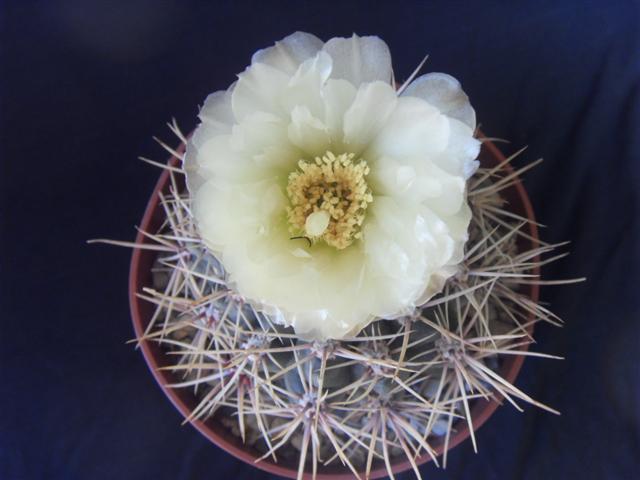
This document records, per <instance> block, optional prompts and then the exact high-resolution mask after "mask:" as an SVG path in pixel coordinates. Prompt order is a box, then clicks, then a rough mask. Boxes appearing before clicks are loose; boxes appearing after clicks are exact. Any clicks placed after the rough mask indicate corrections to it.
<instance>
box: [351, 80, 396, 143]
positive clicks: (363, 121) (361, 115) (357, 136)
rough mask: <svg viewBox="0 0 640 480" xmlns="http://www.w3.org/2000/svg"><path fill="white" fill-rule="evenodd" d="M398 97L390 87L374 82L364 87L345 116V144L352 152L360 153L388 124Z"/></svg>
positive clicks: (359, 90)
mask: <svg viewBox="0 0 640 480" xmlns="http://www.w3.org/2000/svg"><path fill="white" fill-rule="evenodd" d="M397 100H398V97H397V96H396V92H395V90H394V89H393V88H391V86H390V85H388V84H386V83H383V82H373V83H367V84H364V85H362V86H361V87H360V88H359V89H358V92H357V94H356V98H355V99H354V100H353V103H352V104H351V107H349V110H347V112H346V113H345V114H344V124H343V125H344V126H343V130H344V143H345V144H346V145H347V146H348V147H349V149H350V150H349V151H350V152H354V153H360V152H361V151H362V149H363V148H365V147H366V146H367V145H368V144H369V142H370V141H371V139H372V138H374V137H375V135H376V134H377V133H378V131H379V130H380V129H381V128H382V126H383V125H384V124H385V123H386V121H387V118H388V117H389V115H391V112H392V111H393V109H394V108H395V106H396V102H397Z"/></svg>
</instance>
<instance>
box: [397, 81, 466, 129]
mask: <svg viewBox="0 0 640 480" xmlns="http://www.w3.org/2000/svg"><path fill="white" fill-rule="evenodd" d="M402 95H403V96H411V97H418V98H422V99H424V100H426V101H427V102H429V103H430V104H432V105H434V106H436V107H437V108H438V109H439V110H440V111H441V112H442V113H444V114H445V115H447V116H449V117H451V118H455V119H457V120H460V121H461V122H463V123H465V124H466V125H468V126H469V127H470V128H471V129H472V130H475V128H476V112H475V111H474V110H473V107H472V106H471V104H470V103H469V97H468V96H467V94H466V93H464V91H463V90H462V86H461V85H460V82H459V81H458V80H456V79H455V78H453V77H452V76H451V75H447V74H446V73H427V74H425V75H422V76H421V77H418V78H416V79H415V80H414V81H413V82H411V83H410V84H409V86H408V87H407V88H406V90H405V91H404V93H403V94H402Z"/></svg>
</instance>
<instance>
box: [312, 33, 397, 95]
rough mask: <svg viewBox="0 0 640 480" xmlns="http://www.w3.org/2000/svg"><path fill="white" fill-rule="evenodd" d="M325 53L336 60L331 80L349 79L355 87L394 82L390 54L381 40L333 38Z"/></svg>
mask: <svg viewBox="0 0 640 480" xmlns="http://www.w3.org/2000/svg"><path fill="white" fill-rule="evenodd" d="M323 50H324V51H325V52H327V53H328V54H329V55H331V57H332V58H333V72H332V73H331V78H337V79H344V80H348V81H349V82H351V83H352V84H353V85H355V86H356V87H358V86H360V85H361V84H362V83H366V82H375V81H377V80H379V81H382V82H385V83H387V84H389V83H391V77H392V70H391V53H390V52H389V47H388V46H387V44H386V43H384V41H383V40H381V39H380V38H378V37H374V36H371V37H359V36H357V35H356V34H353V36H352V37H351V38H332V39H331V40H329V41H328V42H327V43H325V45H324V47H323Z"/></svg>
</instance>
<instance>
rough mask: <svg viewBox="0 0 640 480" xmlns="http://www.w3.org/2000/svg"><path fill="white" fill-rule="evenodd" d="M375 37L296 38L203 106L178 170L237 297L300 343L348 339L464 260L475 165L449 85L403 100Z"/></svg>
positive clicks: (474, 149) (425, 87)
mask: <svg viewBox="0 0 640 480" xmlns="http://www.w3.org/2000/svg"><path fill="white" fill-rule="evenodd" d="M392 82H393V74H392V69H391V55H390V53H389V49H388V47H387V45H386V44H385V43H384V42H383V41H382V40H381V39H379V38H378V37H358V36H356V35H354V36H353V37H351V38H332V39H331V40H329V41H328V42H326V43H323V42H322V41H321V40H319V39H318V38H317V37H315V36H313V35H310V34H308V33H301V32H298V33H294V34H292V35H290V36H288V37H287V38H285V39H283V40H282V41H280V42H277V43H276V44H275V46H272V47H269V48H266V49H264V50H260V51H258V52H256V53H255V54H254V56H253V59H252V62H251V65H250V66H249V67H248V68H247V69H246V70H245V71H244V72H243V73H241V74H240V75H239V76H238V81H237V82H235V83H234V84H233V85H232V86H231V87H229V89H228V90H226V91H218V92H215V93H213V94H211V95H209V97H208V98H207V100H206V102H205V104H204V106H203V107H202V109H201V111H200V119H201V121H202V123H201V124H200V125H199V126H198V128H197V129H196V131H195V132H194V134H193V136H192V137H191V139H190V140H189V142H188V145H187V149H186V153H185V158H184V168H185V171H186V174H187V186H188V189H189V192H190V195H191V198H192V201H193V203H192V212H193V215H194V218H195V220H196V223H197V226H198V230H199V232H200V235H201V237H202V239H203V241H204V242H205V244H206V245H207V247H208V248H209V249H210V250H211V251H212V252H213V253H214V254H215V255H216V256H217V257H218V258H219V259H220V261H221V262H222V264H223V265H224V267H225V269H226V271H227V273H228V276H229V281H230V284H231V285H232V286H233V288H234V289H235V290H236V291H237V293H238V294H240V295H241V296H243V297H244V298H246V299H247V300H248V301H250V302H252V303H253V304H254V305H255V306H256V307H257V308H259V309H260V310H262V311H264V312H265V313H267V314H270V315H273V316H274V318H275V320H276V321H279V322H281V323H284V324H286V325H290V326H293V327H294V329H295V331H296V334H298V335H300V336H302V337H305V338H315V339H327V338H343V337H345V336H347V335H353V334H356V333H357V332H358V331H359V330H360V329H362V328H363V327H364V326H366V325H367V324H368V323H369V322H370V321H372V320H374V319H376V318H393V317H396V316H398V315H401V314H406V313H407V312H409V311H411V309H413V308H415V307H416V306H418V305H420V304H422V303H424V302H425V301H427V300H428V299H429V298H431V297H432V296H433V295H435V294H436V293H438V292H439V291H440V290H441V289H442V287H443V285H444V282H445V280H446V279H447V278H449V277H450V276H451V275H452V274H453V273H454V272H455V271H456V266H457V264H458V263H459V262H460V261H461V260H462V258H463V250H464V244H465V242H466V240H467V228H468V226H469V222H470V219H471V212H470V209H469V207H468V205H467V199H466V181H467V179H468V178H469V177H470V176H471V175H472V174H473V172H474V171H475V169H476V168H477V162H476V161H475V159H476V157H477V155H478V152H479V149H480V142H479V141H478V140H477V139H475V138H474V137H473V132H474V129H475V113H474V111H473V109H472V107H471V105H470V104H469V101H468V98H467V96H466V95H465V93H464V92H463V91H462V89H461V87H460V84H459V83H458V81H457V80H455V79H454V78H452V77H450V76H449V75H445V74H442V73H430V74H426V75H423V76H421V77H418V78H416V79H415V80H414V81H413V82H411V84H409V85H408V87H407V88H406V89H405V90H404V91H403V92H402V93H401V94H400V95H398V92H397V91H396V89H395V86H394V85H393V83H392Z"/></svg>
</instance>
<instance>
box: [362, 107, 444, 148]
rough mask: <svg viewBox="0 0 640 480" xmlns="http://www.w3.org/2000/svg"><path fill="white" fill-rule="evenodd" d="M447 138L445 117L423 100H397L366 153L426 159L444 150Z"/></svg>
mask: <svg viewBox="0 0 640 480" xmlns="http://www.w3.org/2000/svg"><path fill="white" fill-rule="evenodd" d="M448 138H449V119H448V118H447V117H446V116H444V115H442V114H441V113H440V112H439V111H438V110H437V109H436V108H435V107H433V106H432V105H429V104H428V103H427V102H425V101H424V100H421V99H419V98H413V97H400V98H399V99H398V102H397V104H396V108H395V110H394V111H393V113H392V114H391V115H390V116H389V118H388V119H387V121H386V122H385V123H384V126H383V127H382V128H381V130H380V132H379V133H378V135H377V136H376V137H375V139H373V142H372V144H371V146H370V147H369V148H368V149H367V152H368V153H370V154H371V155H369V157H378V156H382V155H387V156H390V157H396V158H399V157H405V156H424V157H428V156H432V155H434V154H436V153H438V152H441V151H442V150H444V148H445V147H446V146H447V141H448Z"/></svg>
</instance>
